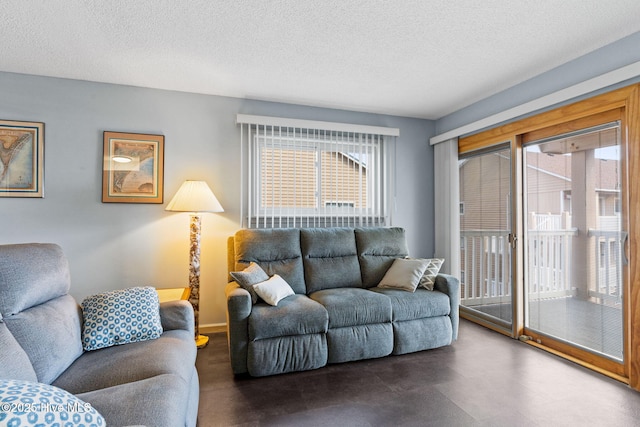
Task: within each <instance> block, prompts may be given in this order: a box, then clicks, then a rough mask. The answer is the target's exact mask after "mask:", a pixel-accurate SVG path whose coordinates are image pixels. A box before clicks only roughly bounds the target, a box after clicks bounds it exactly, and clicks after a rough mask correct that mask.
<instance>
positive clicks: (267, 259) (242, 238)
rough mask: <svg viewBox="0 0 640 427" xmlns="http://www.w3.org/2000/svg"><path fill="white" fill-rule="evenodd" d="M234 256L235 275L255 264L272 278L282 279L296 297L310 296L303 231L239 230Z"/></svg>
mask: <svg viewBox="0 0 640 427" xmlns="http://www.w3.org/2000/svg"><path fill="white" fill-rule="evenodd" d="M233 253H234V259H235V265H234V268H233V271H242V270H244V269H245V268H247V267H248V266H249V264H250V263H251V262H252V261H253V262H255V263H256V264H258V265H259V266H260V267H262V269H263V270H264V271H265V272H266V273H267V274H268V275H269V276H273V275H274V274H278V275H280V277H282V278H283V279H284V280H285V281H286V282H287V283H288V284H289V285H290V286H291V288H292V289H293V291H294V292H295V293H297V294H304V293H305V292H306V287H305V282H304V271H303V265H302V253H301V251H300V230H299V229H293V228H280V229H243V230H239V231H238V232H236V234H235V236H234V239H233Z"/></svg>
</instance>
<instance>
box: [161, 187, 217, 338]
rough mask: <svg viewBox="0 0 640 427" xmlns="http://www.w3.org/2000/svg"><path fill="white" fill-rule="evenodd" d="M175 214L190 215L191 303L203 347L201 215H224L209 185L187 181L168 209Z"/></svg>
mask: <svg viewBox="0 0 640 427" xmlns="http://www.w3.org/2000/svg"><path fill="white" fill-rule="evenodd" d="M165 210H167V211H172V212H191V224H190V230H191V246H190V248H189V289H190V291H189V302H190V303H191V305H192V306H193V312H194V316H195V339H196V346H197V347H198V348H203V347H205V346H206V345H207V343H208V342H209V337H208V336H206V335H200V331H199V328H198V323H199V311H200V227H201V217H200V213H202V212H224V209H222V206H221V205H220V202H218V199H216V196H215V195H214V194H213V192H212V191H211V189H210V188H209V186H208V185H207V183H206V182H204V181H185V182H184V183H183V184H182V186H180V189H178V192H177V193H176V195H175V196H173V199H171V201H170V202H169V204H168V205H167V208H166V209H165Z"/></svg>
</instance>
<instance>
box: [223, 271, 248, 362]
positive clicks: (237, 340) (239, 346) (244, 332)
mask: <svg viewBox="0 0 640 427" xmlns="http://www.w3.org/2000/svg"><path fill="white" fill-rule="evenodd" d="M224 293H225V296H226V298H227V340H228V343H229V358H230V359H231V368H232V370H233V373H234V374H243V373H245V372H247V351H248V347H249V315H250V314H251V309H252V308H253V304H252V302H251V295H250V294H249V292H248V291H247V290H246V289H243V288H242V287H240V285H238V283H236V282H229V284H227V287H226V288H225V291H224Z"/></svg>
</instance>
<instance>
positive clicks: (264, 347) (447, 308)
mask: <svg viewBox="0 0 640 427" xmlns="http://www.w3.org/2000/svg"><path fill="white" fill-rule="evenodd" d="M407 256H408V250H407V244H406V239H405V230H404V229H402V228H355V229H354V228H323V229H318V228H316V229H258V230H256V229H252V230H249V229H243V230H240V231H238V232H237V233H236V234H235V236H233V237H231V238H229V242H228V264H229V265H228V268H229V272H236V271H241V270H243V269H244V268H246V267H247V266H248V265H249V264H250V263H251V262H255V263H257V264H258V265H259V266H260V267H262V269H263V270H264V271H265V272H266V273H267V274H268V275H269V276H272V275H274V274H278V275H280V276H281V277H282V278H284V279H285V281H286V282H287V283H288V284H289V285H290V286H291V288H292V289H293V290H294V292H295V295H291V296H289V297H287V298H285V299H283V300H281V301H280V302H279V303H278V304H277V306H271V305H268V304H266V303H264V302H260V301H258V302H257V303H256V304H253V303H252V299H251V296H250V294H249V292H248V291H247V290H246V289H244V288H242V287H241V286H240V285H239V284H238V283H236V282H234V281H232V278H231V277H230V278H229V280H230V282H229V284H228V285H227V287H226V290H225V292H226V299H227V331H228V341H229V353H230V358H231V365H232V369H233V372H234V373H235V374H243V373H248V374H249V375H251V376H266V375H273V374H280V373H285V372H293V371H303V370H309V369H316V368H320V367H322V366H325V365H326V364H328V363H341V362H348V361H354V360H360V359H368V358H376V357H383V356H387V355H389V354H396V355H397V354H404V353H410V352H416V351H420V350H426V349H432V348H437V347H441V346H446V345H449V344H451V343H452V342H453V341H454V340H455V339H456V338H457V334H458V306H459V298H460V297H459V286H460V285H459V281H458V279H456V278H454V277H453V276H449V275H445V274H439V275H438V276H437V277H436V280H435V289H434V290H433V291H429V290H426V289H423V288H418V289H417V290H416V291H415V292H413V293H412V292H407V291H403V290H396V289H383V288H379V287H377V284H378V283H379V282H380V280H381V279H382V278H383V276H384V275H385V273H386V271H387V270H388V269H389V267H390V266H391V264H392V263H393V261H394V260H395V259H396V258H405V257H407Z"/></svg>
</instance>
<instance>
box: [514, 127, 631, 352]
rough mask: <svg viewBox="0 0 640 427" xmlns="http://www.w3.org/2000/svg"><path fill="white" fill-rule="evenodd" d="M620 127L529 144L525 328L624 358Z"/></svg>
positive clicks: (537, 335)
mask: <svg viewBox="0 0 640 427" xmlns="http://www.w3.org/2000/svg"><path fill="white" fill-rule="evenodd" d="M620 129H621V128H620V123H619V122H613V123H607V124H603V125H599V126H595V127H593V126H592V127H589V128H584V129H579V130H575V131H571V132H570V133H566V131H565V133H561V134H557V135H550V136H548V137H546V138H544V139H541V140H536V141H529V142H526V143H525V144H524V146H523V164H522V167H523V169H524V172H523V177H524V180H525V186H524V187H525V188H524V195H525V203H524V208H525V215H526V217H525V218H524V223H525V230H526V235H525V239H524V240H525V246H524V251H525V263H526V266H525V288H526V290H527V292H525V302H526V304H525V328H526V331H525V333H526V334H528V335H533V336H534V339H536V340H537V341H538V342H541V343H543V344H549V341H554V342H556V343H557V345H560V346H570V347H572V348H575V349H580V350H584V351H586V352H589V353H592V354H594V355H596V356H599V357H603V358H607V359H610V360H612V361H614V362H619V363H622V361H623V357H624V351H623V350H624V334H623V332H624V328H623V317H624V312H623V299H624V295H623V288H624V287H623V278H624V277H625V271H624V270H625V268H626V262H625V254H624V243H625V240H626V237H627V234H626V232H625V230H626V229H627V228H626V226H625V221H624V218H625V215H624V214H623V210H622V206H623V203H622V201H623V199H624V197H625V185H623V177H624V176H625V174H624V164H623V161H622V156H621V152H622V151H621V130H620ZM563 130H564V128H563V129H558V131H559V132H562V131H563Z"/></svg>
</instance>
